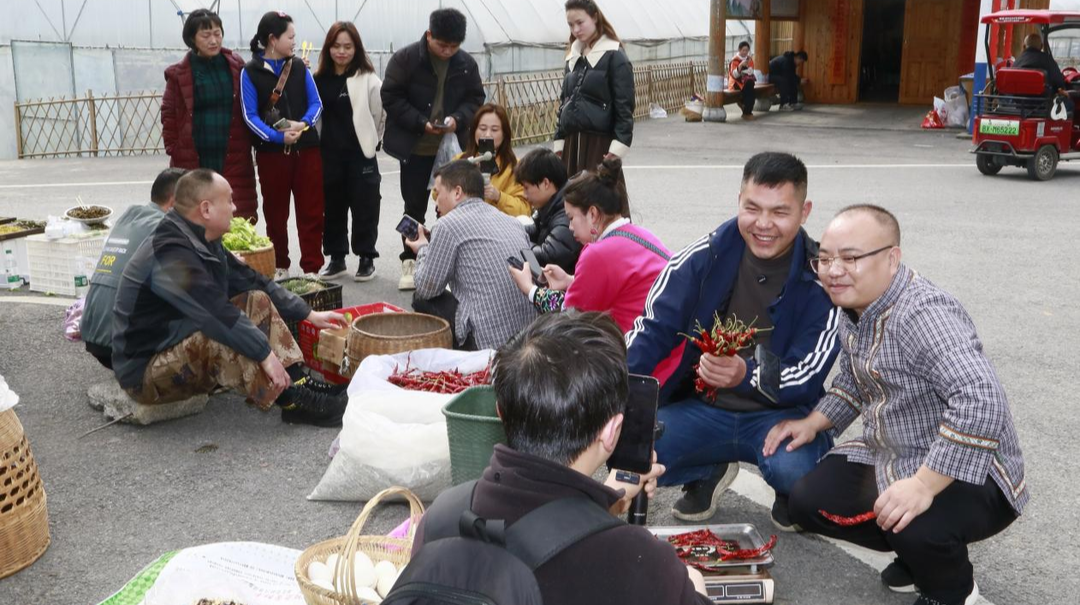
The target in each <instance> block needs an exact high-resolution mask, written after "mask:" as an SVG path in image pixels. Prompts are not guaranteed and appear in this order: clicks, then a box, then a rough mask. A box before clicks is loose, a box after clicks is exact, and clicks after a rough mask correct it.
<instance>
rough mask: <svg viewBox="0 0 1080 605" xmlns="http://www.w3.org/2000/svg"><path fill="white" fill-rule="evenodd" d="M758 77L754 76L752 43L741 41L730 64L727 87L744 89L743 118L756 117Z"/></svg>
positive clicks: (732, 89)
mask: <svg viewBox="0 0 1080 605" xmlns="http://www.w3.org/2000/svg"><path fill="white" fill-rule="evenodd" d="M756 83H757V79H756V78H755V76H754V59H753V58H752V57H751V56H750V43H749V42H747V41H745V40H744V41H742V42H739V53H738V54H737V55H735V57H734V58H733V59H731V64H730V65H729V66H728V79H727V88H728V90H731V91H742V98H741V100H740V105H741V106H742V119H744V120H753V119H754V100H755V98H756V95H755V94H754V93H755V91H754V86H755V84H756Z"/></svg>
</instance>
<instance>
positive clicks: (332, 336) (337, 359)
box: [315, 327, 349, 368]
mask: <svg viewBox="0 0 1080 605" xmlns="http://www.w3.org/2000/svg"><path fill="white" fill-rule="evenodd" d="M348 336H349V328H348V327H344V328H326V329H323V330H320V331H319V344H318V348H317V349H316V350H315V357H317V358H318V359H319V360H320V361H322V362H323V363H326V364H329V365H330V366H332V367H335V368H337V367H341V360H342V359H344V358H345V343H346V342H347V340H348Z"/></svg>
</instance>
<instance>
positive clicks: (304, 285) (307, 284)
mask: <svg viewBox="0 0 1080 605" xmlns="http://www.w3.org/2000/svg"><path fill="white" fill-rule="evenodd" d="M278 284H279V285H280V286H281V287H282V288H285V289H286V290H288V291H289V292H292V293H293V294H295V295H297V296H303V295H305V294H311V293H312V292H318V291H319V290H325V289H326V284H324V283H323V282H321V281H319V280H317V279H306V278H303V277H295V278H292V279H287V280H283V281H280V282H278Z"/></svg>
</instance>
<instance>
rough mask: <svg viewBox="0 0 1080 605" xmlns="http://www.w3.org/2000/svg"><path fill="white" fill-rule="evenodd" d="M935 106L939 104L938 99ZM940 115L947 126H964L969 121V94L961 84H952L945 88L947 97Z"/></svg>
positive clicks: (939, 112)
mask: <svg viewBox="0 0 1080 605" xmlns="http://www.w3.org/2000/svg"><path fill="white" fill-rule="evenodd" d="M934 101H935V103H934V104H935V107H936V106H937V99H935V100H934ZM938 115H939V116H940V117H941V120H942V121H943V122H944V123H945V125H946V126H949V127H953V128H964V127H966V126H967V122H968V103H967V95H966V94H965V93H964V89H963V88H962V87H960V86H950V87H948V88H946V89H945V99H944V100H943V101H942V104H941V109H939V110H938Z"/></svg>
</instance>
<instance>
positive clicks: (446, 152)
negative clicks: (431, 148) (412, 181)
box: [427, 132, 461, 189]
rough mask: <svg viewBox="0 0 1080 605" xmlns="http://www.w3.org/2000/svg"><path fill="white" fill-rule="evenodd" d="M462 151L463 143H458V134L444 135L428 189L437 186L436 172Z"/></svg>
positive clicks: (432, 168) (433, 165) (432, 167)
mask: <svg viewBox="0 0 1080 605" xmlns="http://www.w3.org/2000/svg"><path fill="white" fill-rule="evenodd" d="M460 153H461V144H460V143H458V139H457V135H456V134H454V133H452V132H448V133H446V134H444V135H443V138H442V141H441V142H440V143H439V151H438V152H437V153H436V154H435V163H434V164H432V166H431V177H430V178H429V179H428V186H427V188H428V189H434V188H435V173H436V172H438V171H439V169H440V168H442V167H443V166H445V165H446V164H449V163H450V162H453V161H454V158H456V157H457V156H458V154H460Z"/></svg>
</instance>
